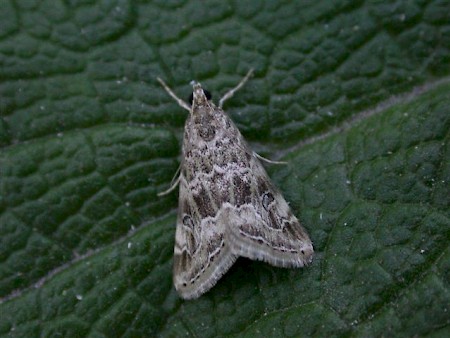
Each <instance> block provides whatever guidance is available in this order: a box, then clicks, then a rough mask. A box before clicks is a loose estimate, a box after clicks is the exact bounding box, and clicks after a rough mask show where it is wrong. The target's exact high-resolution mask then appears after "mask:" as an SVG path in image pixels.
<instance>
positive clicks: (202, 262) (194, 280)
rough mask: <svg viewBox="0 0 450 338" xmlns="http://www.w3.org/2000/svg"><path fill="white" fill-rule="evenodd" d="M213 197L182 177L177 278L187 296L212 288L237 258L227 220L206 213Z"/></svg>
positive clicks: (176, 256)
mask: <svg viewBox="0 0 450 338" xmlns="http://www.w3.org/2000/svg"><path fill="white" fill-rule="evenodd" d="M210 203H211V201H210V200H209V197H208V195H207V194H205V191H204V190H200V191H197V192H196V190H194V189H191V188H189V185H188V183H187V182H186V180H185V178H184V177H183V176H181V178H180V190H179V209H178V219H177V228H176V233H175V248H174V262H173V264H174V266H173V281H174V285H175V289H176V290H177V291H178V293H179V294H180V296H181V297H182V298H184V299H193V298H197V297H199V296H200V295H202V294H203V293H205V292H206V291H208V290H209V289H211V288H212V287H213V286H214V285H215V284H216V283H217V281H218V280H219V279H220V277H222V275H223V274H225V272H227V271H228V269H229V268H230V267H231V265H233V263H234V262H235V261H236V259H237V256H236V255H234V254H233V253H232V252H231V247H230V245H229V244H228V243H227V241H226V239H225V226H226V225H225V224H223V222H217V219H215V218H214V217H210V216H208V217H204V215H203V216H202V210H200V209H201V208H202V207H207V205H208V204H210Z"/></svg>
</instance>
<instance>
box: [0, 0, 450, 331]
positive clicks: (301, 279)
mask: <svg viewBox="0 0 450 338" xmlns="http://www.w3.org/2000/svg"><path fill="white" fill-rule="evenodd" d="M449 13H450V5H449V4H448V3H447V2H446V1H431V0H430V1H427V2H425V1H417V2H412V1H410V2H389V3H385V2H369V3H365V2H346V1H333V2H328V1H319V2H300V1H295V2H294V1H292V2H286V3H283V2H275V1H241V2H226V1H208V2H203V1H201V2H200V1H186V2H182V1H170V2H167V1H160V2H150V3H147V2H146V1H139V2H131V1H126V0H116V1H94V0H90V1H89V0H88V1H81V2H74V1H72V2H63V1H43V2H34V1H15V2H13V1H5V2H4V3H3V4H2V6H1V7H0V21H1V22H2V24H1V25H0V79H1V81H0V313H1V316H0V335H2V336H8V337H35V336H36V337H37V336H43V337H53V336H64V337H71V336H102V337H116V336H125V337H142V336H146V337H150V336H164V337H166V336H167V337H175V336H177V337H178V336H205V337H213V336H225V335H228V336H242V337H249V336H264V337H288V336H291V337H292V336H312V335H316V336H363V337H367V336H370V337H371V336H426V335H429V336H435V337H438V336H448V335H449V334H450V316H449V315H448V313H449V304H450V286H449V281H450V274H449V271H450V250H449V243H450V241H449V240H450V184H449V182H450V161H449V159H450V150H449V142H448V140H449V137H450V136H449V130H450V108H449V107H450V94H449V93H450V85H449V84H448V76H449V73H450V62H449V61H450V16H449ZM249 68H254V69H255V76H254V78H252V79H251V80H250V81H249V83H248V84H247V85H246V86H245V87H244V88H243V89H242V90H241V91H239V92H238V93H237V94H236V95H235V97H233V99H231V100H229V101H227V103H226V107H225V108H226V111H227V112H229V114H230V115H231V117H232V118H233V119H234V121H236V123H237V125H238V126H239V128H240V129H241V131H242V132H243V134H244V135H245V137H246V138H247V139H248V140H249V142H250V144H251V146H252V147H253V148H254V149H255V150H257V151H258V152H260V153H262V154H263V155H265V156H266V157H270V158H274V159H278V158H283V159H284V160H287V161H288V162H289V164H288V165H271V166H269V167H268V171H269V173H270V175H271V177H272V178H273V181H274V183H275V184H276V185H277V186H279V187H280V189H281V190H282V191H283V193H284V195H285V197H286V199H287V200H288V201H289V202H290V203H291V206H292V209H293V211H294V213H295V214H296V215H297V216H299V218H300V219H301V221H302V223H303V224H304V226H305V228H306V229H307V230H308V232H309V234H310V237H311V238H312V240H313V243H314V246H315V251H316V255H315V259H314V262H313V264H312V265H311V266H309V267H307V268H304V269H280V268H275V267H272V266H270V265H268V264H265V263H262V262H254V261H250V260H245V259H240V260H238V262H237V263H236V264H235V265H234V266H233V267H232V268H231V269H230V271H229V272H228V273H227V274H226V275H225V276H224V277H223V278H222V279H221V280H220V281H219V283H218V284H217V285H216V286H215V287H214V288H213V289H212V290H211V291H210V292H208V293H206V294H205V295H203V296H202V297H200V298H199V299H197V300H193V301H183V300H181V299H180V298H179V297H178V295H177V294H176V292H175V290H174V289H173V286H172V272H171V269H172V252H173V245H174V231H175V221H176V212H175V210H176V206H177V199H176V194H175V193H173V194H170V195H168V196H165V197H157V195H156V194H157V192H160V191H163V190H165V189H166V188H167V187H168V186H169V184H170V180H171V178H172V176H173V175H174V174H175V172H176V170H177V167H178V165H179V162H180V158H179V153H180V144H181V139H182V133H183V123H184V120H185V118H186V111H184V110H183V109H182V108H180V107H178V106H177V105H176V103H175V102H173V100H172V99H171V98H170V97H168V96H167V94H166V93H165V92H164V90H163V89H162V88H161V87H160V86H159V84H158V83H157V82H156V80H155V79H156V77H157V76H160V77H162V78H164V79H165V80H166V81H167V82H168V83H169V84H170V86H171V87H172V88H173V89H174V91H175V92H176V93H177V94H179V95H180V96H181V97H187V96H188V95H189V93H190V90H191V89H190V87H189V81H190V80H192V79H196V80H199V81H201V82H203V84H204V86H206V87H208V88H209V90H210V91H212V92H213V99H214V100H216V101H217V100H218V98H219V97H220V96H221V94H223V93H224V92H226V90H227V89H229V88H231V87H232V86H234V85H235V84H237V82H238V81H239V80H240V79H241V78H242V76H243V75H244V74H245V73H246V72H247V71H248V69H249Z"/></svg>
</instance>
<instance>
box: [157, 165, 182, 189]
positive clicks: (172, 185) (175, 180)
mask: <svg viewBox="0 0 450 338" xmlns="http://www.w3.org/2000/svg"><path fill="white" fill-rule="evenodd" d="M180 170H181V165H180V166H179V167H178V169H177V171H176V172H175V175H173V178H172V181H171V182H170V188H169V189H167V190H164V191H161V192H159V193H158V194H157V196H158V197H161V196H165V195H167V194H170V193H171V192H172V191H173V190H175V188H176V187H177V186H178V184H179V183H180V179H181V175H180Z"/></svg>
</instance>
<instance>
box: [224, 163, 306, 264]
mask: <svg viewBox="0 0 450 338" xmlns="http://www.w3.org/2000/svg"><path fill="white" fill-rule="evenodd" d="M250 162H251V163H250V168H251V171H249V172H248V173H247V174H246V175H244V176H243V177H241V178H240V182H242V184H241V186H240V187H239V186H236V187H235V190H236V191H240V192H241V195H239V194H237V196H240V197H239V198H240V200H241V201H245V202H246V203H243V204H242V205H240V206H239V207H236V208H230V209H229V211H228V214H227V217H226V218H227V219H228V223H229V226H228V227H227V229H228V231H229V234H227V237H228V238H229V240H230V244H231V246H232V248H233V249H232V251H233V253H234V254H236V255H239V256H243V257H247V258H250V259H257V260H262V261H265V262H268V263H270V264H272V265H275V266H281V267H302V266H304V265H307V264H308V263H310V262H311V261H312V257H313V252H314V250H313V246H312V243H311V240H310V238H309V236H308V234H307V232H306V230H305V229H304V228H303V227H302V226H301V225H300V223H299V221H298V219H297V218H296V217H295V216H294V215H293V214H292V212H291V210H290V208H289V206H288V204H287V202H286V201H285V199H284V197H283V196H282V195H281V193H280V192H279V191H278V189H277V188H275V186H274V185H273V184H272V183H271V181H270V178H269V177H268V175H267V173H266V171H265V170H264V168H263V166H262V165H261V163H260V162H259V160H258V159H257V158H256V156H253V158H252V159H251V160H250Z"/></svg>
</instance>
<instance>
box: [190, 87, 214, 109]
mask: <svg viewBox="0 0 450 338" xmlns="http://www.w3.org/2000/svg"><path fill="white" fill-rule="evenodd" d="M192 88H193V91H192V94H191V95H190V96H189V103H190V104H191V105H192V104H193V103H195V105H197V106H203V105H207V104H208V101H209V100H211V93H210V92H209V91H207V90H206V89H203V88H202V86H201V84H200V83H198V82H195V83H193V85H192Z"/></svg>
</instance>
